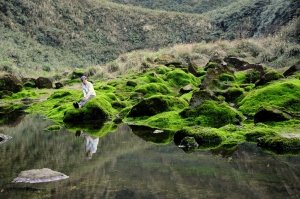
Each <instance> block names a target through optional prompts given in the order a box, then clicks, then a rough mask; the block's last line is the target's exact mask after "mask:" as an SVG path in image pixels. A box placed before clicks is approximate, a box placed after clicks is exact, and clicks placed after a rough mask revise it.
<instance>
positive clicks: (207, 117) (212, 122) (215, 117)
mask: <svg viewBox="0 0 300 199" xmlns="http://www.w3.org/2000/svg"><path fill="white" fill-rule="evenodd" d="M180 115H181V116H182V117H183V118H190V120H194V121H195V123H197V124H198V125H201V126H210V127H216V128H218V127H221V126H224V125H227V124H231V123H235V124H236V123H240V122H241V121H242V120H243V115H242V114H241V113H239V112H238V111H236V110H235V109H233V108H231V107H230V106H228V104H227V103H218V102H215V101H210V100H208V101H205V102H204V103H203V104H201V105H200V106H198V107H195V108H186V109H184V110H183V111H182V112H180Z"/></svg>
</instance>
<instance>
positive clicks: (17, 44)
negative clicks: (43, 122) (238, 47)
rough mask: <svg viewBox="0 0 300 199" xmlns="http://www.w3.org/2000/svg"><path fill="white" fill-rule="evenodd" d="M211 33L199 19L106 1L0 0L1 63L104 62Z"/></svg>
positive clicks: (61, 64) (73, 64) (210, 36)
mask: <svg viewBox="0 0 300 199" xmlns="http://www.w3.org/2000/svg"><path fill="white" fill-rule="evenodd" d="M209 31H213V27H212V26H211V25H210V23H209V22H208V20H207V19H206V18H204V17H201V16H199V15H190V14H181V13H168V12H165V11H155V12H153V11H151V10H147V9H141V8H132V7H128V6H122V5H118V4H114V3H110V2H107V1H102V0H99V1H92V0H80V1H79V0H76V1H73V0H57V1H48V0H28V1H23V0H8V1H7V0H0V35H1V36H0V40H1V44H2V45H1V47H0V48H1V52H2V53H1V55H0V61H1V62H3V61H5V62H8V63H5V64H6V65H16V66H17V67H19V68H27V69H41V68H42V67H45V68H58V67H59V68H60V67H66V66H68V67H73V68H75V67H83V66H88V65H97V64H103V63H106V62H108V61H112V60H114V59H116V58H117V57H118V56H119V55H120V54H122V53H125V52H129V51H132V50H137V49H159V48H161V47H164V46H168V45H173V44H176V43H190V42H200V41H202V40H206V41H210V40H215V39H217V37H215V36H214V35H213V34H208V32H209ZM2 64H3V63H2Z"/></svg>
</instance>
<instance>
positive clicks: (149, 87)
mask: <svg viewBox="0 0 300 199" xmlns="http://www.w3.org/2000/svg"><path fill="white" fill-rule="evenodd" d="M135 92H138V93H142V94H143V97H144V98H148V97H151V96H153V95H158V94H163V95H166V94H171V93H173V91H172V90H170V89H169V88H168V87H167V86H166V84H162V83H149V84H144V85H140V86H137V87H136V89H135Z"/></svg>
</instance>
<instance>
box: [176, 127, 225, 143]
mask: <svg viewBox="0 0 300 199" xmlns="http://www.w3.org/2000/svg"><path fill="white" fill-rule="evenodd" d="M185 137H193V138H195V140H196V142H197V143H198V145H199V148H206V147H215V146H218V145H220V144H221V142H222V141H223V138H222V137H221V136H220V135H219V134H218V133H216V132H214V131H211V132H206V131H202V130H201V129H194V130H191V129H187V128H183V129H181V130H178V131H177V132H176V133H175V134H174V143H175V144H177V145H178V144H180V143H181V141H182V140H183V139H184V138H185Z"/></svg>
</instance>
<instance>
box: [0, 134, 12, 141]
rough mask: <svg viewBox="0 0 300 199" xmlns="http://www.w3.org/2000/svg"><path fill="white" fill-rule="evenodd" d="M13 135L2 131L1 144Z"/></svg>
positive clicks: (0, 135)
mask: <svg viewBox="0 0 300 199" xmlns="http://www.w3.org/2000/svg"><path fill="white" fill-rule="evenodd" d="M11 138H12V137H11V136H9V135H4V134H1V133H0V144H3V143H4V142H6V141H8V140H10V139H11Z"/></svg>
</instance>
